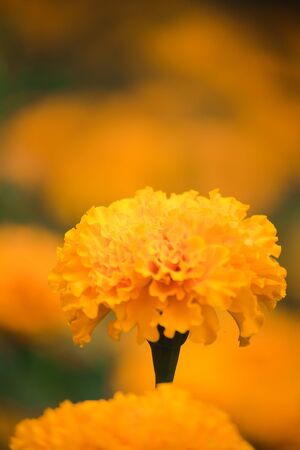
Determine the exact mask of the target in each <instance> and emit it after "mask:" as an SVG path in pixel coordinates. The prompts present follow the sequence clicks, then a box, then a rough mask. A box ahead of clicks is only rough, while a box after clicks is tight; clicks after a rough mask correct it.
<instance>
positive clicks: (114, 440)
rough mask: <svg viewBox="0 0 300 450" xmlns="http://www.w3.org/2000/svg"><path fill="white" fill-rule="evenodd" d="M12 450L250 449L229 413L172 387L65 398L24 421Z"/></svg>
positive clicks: (12, 444) (163, 386) (16, 434)
mask: <svg viewBox="0 0 300 450" xmlns="http://www.w3.org/2000/svg"><path fill="white" fill-rule="evenodd" d="M10 448H11V450H53V449H54V448H56V449H64V450H87V449H89V450H100V449H106V450H141V449H143V450H150V449H151V450H187V449H189V450H194V449H195V450H196V449H197V450H202V449H203V450H207V449H208V448H209V449H210V450H251V449H252V447H251V446H250V445H248V444H247V443H246V442H245V441H244V440H243V439H242V438H241V437H240V435H239V434H238V431H237V429H236V428H235V426H234V425H232V423H231V422H230V420H229V418H228V417H227V415H226V414H225V413H223V412H222V411H220V410H218V409H216V408H215V407H213V406H211V405H207V404H205V403H202V402H200V401H198V400H194V399H193V398H192V397H190V395H189V394H188V393H187V392H186V391H184V390H181V389H178V388H175V387H174V386H172V385H161V386H160V387H159V388H158V389H157V390H155V391H152V392H148V393H146V394H145V395H144V396H141V397H138V396H136V395H133V394H130V395H124V394H121V393H117V394H116V395H115V397H114V398H113V399H112V400H109V401H106V400H96V401H85V402H83V403H78V404H75V405H74V404H72V403H70V402H69V401H66V402H64V403H62V404H61V405H60V407H59V408H57V409H54V410H53V409H48V410H46V411H45V413H44V415H43V416H42V417H40V418H39V419H34V420H24V421H23V422H21V423H20V424H19V425H18V426H17V428H16V433H15V436H14V437H13V438H12V441H11V447H10Z"/></svg>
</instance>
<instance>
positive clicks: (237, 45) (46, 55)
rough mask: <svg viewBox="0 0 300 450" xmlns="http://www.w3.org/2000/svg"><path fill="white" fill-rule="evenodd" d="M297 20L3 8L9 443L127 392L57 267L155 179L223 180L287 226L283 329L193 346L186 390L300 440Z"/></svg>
mask: <svg viewBox="0 0 300 450" xmlns="http://www.w3.org/2000/svg"><path fill="white" fill-rule="evenodd" d="M298 19H299V7H298V6H296V5H295V4H294V3H293V2H291V1H286V2H284V3H283V2H279V1H278V2H273V3H272V5H267V4H262V3H261V2H257V1H254V2H251V3H250V2H243V3H241V2H237V1H234V0H233V1H231V2H227V3H226V5H225V4H224V2H220V1H217V0H216V1H214V2H197V1H192V2H188V3H187V2H184V1H183V0H168V1H165V2H153V1H149V0H143V2H138V1H136V0H133V1H132V2H130V3H128V2H121V1H120V0H114V1H111V2H109V4H106V3H105V2H103V1H97V0H86V1H83V0H61V1H56V0H55V1H52V0H39V1H38V0H30V1H25V0H2V1H1V5H0V35H1V42H0V120H1V123H0V127H1V131H0V227H1V228H0V243H1V246H0V255H1V259H0V261H1V262H0V264H1V273H0V285H1V287H2V292H1V300H0V305H1V318H0V330H1V331H0V404H1V413H0V440H1V439H2V441H1V444H0V448H1V445H2V448H1V450H2V449H5V450H6V449H7V434H8V433H9V431H8V430H9V429H11V427H12V425H13V423H14V422H15V421H16V420H17V419H19V418H21V417H25V416H30V415H39V414H41V412H42V410H43V409H44V407H45V406H47V405H49V406H56V405H57V404H58V403H59V402H60V401H62V400H63V399H65V398H67V397H68V398H70V399H71V400H72V401H76V400H84V399H87V398H91V399H92V398H99V396H102V397H108V396H110V394H111V389H115V387H116V386H117V385H116V384H115V385H113V386H112V383H111V379H112V375H113V371H114V367H115V363H116V358H118V357H120V358H121V356H122V355H119V356H118V352H119V350H117V348H116V347H115V346H114V345H113V344H110V343H109V342H108V341H107V340H106V338H105V335H104V334H101V332H100V334H98V337H97V338H96V339H93V343H92V344H91V346H89V348H87V349H85V350H84V351H81V350H79V349H75V348H73V346H72V344H71V334H70V333H68V329H67V326H66V327H65V328H64V323H63V321H61V319H60V318H59V317H58V315H57V314H59V312H58V310H57V309H56V308H57V304H56V303H55V302H56V300H55V298H54V297H53V296H52V294H51V293H50V291H49V290H48V288H47V285H46V280H45V278H44V274H46V272H48V268H50V267H51V266H52V264H53V258H55V254H54V251H53V250H52V249H54V247H55V246H56V242H58V241H59V242H60V244H61V242H62V235H63V233H64V232H65V231H66V229H68V228H69V227H70V226H73V225H74V223H77V222H78V221H79V219H80V217H81V215H82V214H83V213H84V212H85V211H86V210H87V209H88V208H89V207H90V206H92V205H93V204H95V205H101V204H104V205H107V204H109V203H110V202H112V201H113V200H116V199H119V198H122V197H124V196H131V195H133V194H134V192H135V191H136V190H137V189H140V188H143V187H144V186H145V185H151V186H153V187H154V188H155V189H162V190H164V191H166V192H173V191H175V192H182V191H185V190H189V189H191V188H193V189H197V190H198V191H199V192H200V193H203V194H207V192H208V191H209V190H211V189H213V188H216V187H219V188H220V189H221V192H222V193H223V194H224V195H233V196H235V197H237V198H238V199H240V200H241V201H243V202H245V203H249V204H250V205H251V210H250V214H256V213H266V214H268V216H269V217H270V219H271V220H272V222H274V224H275V226H276V228H278V231H279V237H280V244H281V245H282V247H283V253H282V257H281V264H282V265H283V266H284V267H287V269H288V295H287V299H286V300H285V302H283V303H282V304H281V305H279V308H278V309H280V310H282V311H283V310H287V312H286V314H288V315H287V316H285V317H283V318H282V319H281V316H280V317H278V319H270V320H269V319H268V318H267V319H266V327H265V331H263V333H265V334H260V335H259V336H257V338H256V339H255V341H254V342H253V345H252V346H251V347H250V348H249V349H245V350H244V349H243V350H238V349H236V348H235V341H234V340H233V339H231V338H230V336H231V334H230V332H229V334H228V340H226V339H225V341H224V340H223V339H221V340H220V342H219V344H215V345H214V347H213V348H212V347H211V348H203V349H202V348H197V350H196V349H194V347H193V346H192V344H189V345H188V344H187V347H186V350H185V351H183V360H182V361H180V365H179V368H178V370H179V372H178V375H177V376H178V380H177V381H178V382H181V380H182V382H184V383H185V382H186V383H187V384H189V386H192V387H193V389H195V392H197V393H198V394H199V396H200V395H201V396H202V395H203V396H205V395H206V393H207V395H208V394H209V395H210V396H211V398H212V399H213V400H214V401H215V403H216V404H220V405H221V406H223V407H224V408H225V409H228V411H230V412H231V413H232V415H233V416H234V418H235V420H236V421H238V422H239V424H240V426H241V427H242V429H243V430H244V431H245V433H247V435H249V437H250V438H251V439H252V441H253V442H255V444H256V447H257V448H259V449H268V450H272V449H273V450H281V449H285V450H287V449H290V450H291V449H297V446H298V447H299V445H300V444H299V441H297V439H298V437H296V436H297V432H298V431H297V428H299V427H297V426H296V425H295V423H297V422H296V421H297V420H298V423H299V416H297V413H296V408H297V406H298V410H300V406H299V405H300V399H299V389H298V385H297V376H298V378H299V367H298V366H297V360H298V359H299V358H297V354H298V352H299V340H298V331H297V330H298V329H299V322H298V312H299V308H300V296H299V289H298V288H299V275H298V272H299V269H298V266H299V256H298V255H299V217H300V206H299V205H300V203H299V191H300V189H299V175H300V149H299V147H300V128H299V122H300V106H299V105H300V101H299V100H300V31H299V24H298ZM42 278H43V279H42ZM53 302H54V303H53ZM56 311H57V313H56ZM45 316H46V319H45V320H44V319H43V318H44V317H45ZM294 316H295V317H294ZM33 319H34V320H33ZM46 330H47V331H46ZM268 336H272V337H269V338H268ZM36 337H38V339H36ZM222 343H224V346H226V347H225V349H224V347H222V348H221V347H219V346H222ZM267 343H268V344H267ZM275 345H276V347H274V346H275ZM128 346H129V347H128V348H129V349H131V348H132V347H131V344H130V343H128ZM125 347H126V342H125V341H124V349H123V350H122V351H124V355H125V356H124V358H125V360H127V358H128V350H126V348H125ZM122 348H123V347H122ZM142 348H143V347H142ZM269 348H272V349H274V350H273V351H270V350H269ZM212 349H214V350H213V351H212V353H210V351H211V350H212ZM141 351H142V350H141ZM196 351H197V352H199V358H198V356H196V355H195V352H196ZM138 352H139V348H138V347H137V346H136V347H135V350H134V353H133V351H132V353H133V354H132V357H133V358H134V356H135V355H136V357H137V358H139V356H138V355H139V353H138ZM222 352H223V353H222ZM221 353H222V354H223V357H224V356H226V357H228V366H227V365H225V363H224V364H223V362H222V361H223V359H222V358H221V357H222V354H221ZM275 356H276V357H275ZM148 358H150V356H149V355H148ZM202 358H203V363H200V360H201V359H202ZM198 359H199V363H198ZM149 361H150V359H149ZM184 361H186V364H188V366H189V367H190V368H189V370H188V371H187V373H186V379H183V378H182V377H183V374H182V373H181V371H180V370H183V365H184ZM255 361H256V362H259V369H260V372H258V371H257V364H254V363H255ZM124 364H125V363H124ZM132 364H133V363H132ZM139 366H140V365H139V363H138V367H139ZM124 367H125V366H124ZM126 367H127V368H128V369H126V370H128V374H127V378H128V377H130V376H131V375H130V374H131V373H132V372H131V370H132V368H130V367H129V365H128V364H127V366H126ZM180 368H182V369H180ZM137 370H140V369H138V368H137ZM193 371H195V374H197V375H195V377H194V378H193V380H192V378H191V374H192V373H193ZM233 371H234V374H235V373H237V374H240V375H239V378H237V377H236V376H235V375H234V376H233V375H232V374H233ZM124 372H125V369H124V370H123V371H122V373H123V375H122V380H123V381H122V383H123V385H124V386H125V387H126V386H127V387H128V388H129V387H131V388H132V389H139V388H140V389H142V387H143V386H142V385H141V386H140V387H139V384H137V385H136V386H132V385H130V384H129V383H127V381H126V383H125V378H124V376H125V375H124ZM151 373H152V372H151ZM219 374H220V375H222V374H223V376H222V377H221V376H219ZM262 374H266V375H262ZM277 374H278V376H277ZM279 374H280V377H279ZM264 376H266V379H268V382H266V381H264V380H265V378H263V380H262V379H261V377H264ZM202 377H203V378H202ZM204 377H206V378H205V379H204ZM134 378H135V377H134ZM232 379H234V380H235V382H234V383H233V382H231V383H230V382H229V381H228V380H231V381H232ZM197 380H198V381H199V382H198V381H197ZM226 380H227V381H226ZM244 380H246V381H244ZM279 380H280V381H279ZM204 382H205V383H206V384H207V391H206V390H205V389H204V390H203V386H204V384H203V383H204ZM225 382H226V383H227V385H226V388H225ZM120 383H121V381H120ZM273 383H274V384H273ZM109 384H110V386H109ZM245 385H247V387H245ZM118 387H119V386H118ZM227 393H228V395H227ZM229 394H230V399H229ZM226 395H227V397H226ZM229 400H230V401H229ZM257 405H259V407H257ZM274 410H277V412H278V415H275V414H274ZM253 417H254V418H255V424H256V426H254V419H253ZM4 419H5V420H4ZM6 419H7V420H6ZM295 442H296V443H295Z"/></svg>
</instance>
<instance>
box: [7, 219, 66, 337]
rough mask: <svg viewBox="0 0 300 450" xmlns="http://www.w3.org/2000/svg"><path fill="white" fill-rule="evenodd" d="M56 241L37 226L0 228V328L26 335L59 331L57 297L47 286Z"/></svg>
mask: <svg viewBox="0 0 300 450" xmlns="http://www.w3.org/2000/svg"><path fill="white" fill-rule="evenodd" d="M57 244H58V238H57V237H56V236H55V235H53V234H52V233H50V232H48V231H45V230H42V229H39V228H33V227H30V226H17V225H7V226H2V227H1V228H0V274H1V275H0V292H1V297H0V309H1V314H0V329H2V330H4V331H7V332H9V333H16V334H20V335H23V336H27V337H30V338H32V337H36V336H39V338H41V335H46V334H47V335H48V333H49V332H50V333H51V334H58V333H62V331H63V322H64V321H63V317H62V314H61V309H60V306H59V299H58V297H57V296H56V295H54V294H53V293H51V292H49V288H48V286H47V273H48V271H49V268H50V267H51V265H52V264H53V263H54V257H53V252H54V249H55V247H56V246H57Z"/></svg>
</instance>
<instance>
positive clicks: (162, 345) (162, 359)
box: [148, 325, 189, 386]
mask: <svg viewBox="0 0 300 450" xmlns="http://www.w3.org/2000/svg"><path fill="white" fill-rule="evenodd" d="M157 328H158V331H159V339H158V341H156V342H150V341H148V342H149V345H150V347H151V352H152V361H153V367H154V372H155V385H156V386H157V385H158V384H159V383H172V381H173V379H174V375H175V371H176V366H177V362H178V358H179V353H180V347H181V346H182V344H184V343H185V341H186V339H187V337H188V334H189V332H188V331H187V332H186V333H184V334H182V333H178V332H177V331H176V333H175V335H174V337H173V338H172V339H170V338H167V337H166V336H165V335H164V328H163V327H162V326H160V325H159V326H158V327H157Z"/></svg>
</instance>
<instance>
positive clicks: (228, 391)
mask: <svg viewBox="0 0 300 450" xmlns="http://www.w3.org/2000/svg"><path fill="white" fill-rule="evenodd" d="M273 316H274V317H273ZM221 319H222V324H223V330H222V331H221V332H220V334H222V336H221V338H220V341H222V342H215V343H213V344H212V345H210V346H206V347H203V346H199V345H198V346H197V344H193V343H191V342H190V341H188V342H187V343H186V344H185V345H184V346H183V347H182V350H181V357H180V361H179V364H178V368H177V372H176V377H175V383H176V385H178V386H181V387H184V388H186V389H189V390H190V391H192V392H193V393H194V394H195V395H196V396H197V397H198V398H201V399H204V400H205V401H209V402H212V403H213V404H216V405H218V406H219V407H222V408H223V409H225V410H226V411H228V412H229V413H230V416H231V417H232V418H233V420H234V422H235V423H236V424H237V425H238V427H239V429H240V430H241V431H242V433H243V434H244V435H245V436H247V437H248V439H249V440H250V441H251V442H253V443H255V444H257V445H258V444H260V445H261V446H262V448H274V449H275V448H276V449H277V448H280V449H281V448H282V449H295V450H296V449H297V448H300V433H299V426H298V424H299V422H300V409H299V404H300V379H299V372H300V362H299V358H297V357H296V355H297V352H298V351H299V346H300V317H299V316H298V315H291V314H286V313H282V312H280V313H278V312H277V313H275V314H274V313H273V314H272V317H269V318H268V319H267V320H266V323H265V325H264V327H263V328H262V330H261V336H259V335H258V336H256V337H254V338H253V339H252V342H251V345H249V346H248V347H246V348H241V347H238V346H237V344H236V342H235V339H236V334H237V333H236V330H234V329H233V327H232V324H231V323H230V321H228V319H227V318H226V317H225V316H222V318H221ZM123 345H124V351H123V352H122V355H121V358H120V360H119V361H120V362H119V368H118V370H117V372H116V375H115V378H114V385H113V388H114V389H122V390H124V391H125V392H126V391H129V392H136V393H141V392H144V390H145V389H149V388H150V387H151V386H152V385H153V373H151V364H152V361H151V354H150V352H149V349H148V347H147V345H142V346H140V347H139V348H138V349H136V348H135V347H136V345H135V342H134V337H132V338H130V339H127V342H124V344H123ZM255 448H256V446H255ZM259 448H261V447H259Z"/></svg>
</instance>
